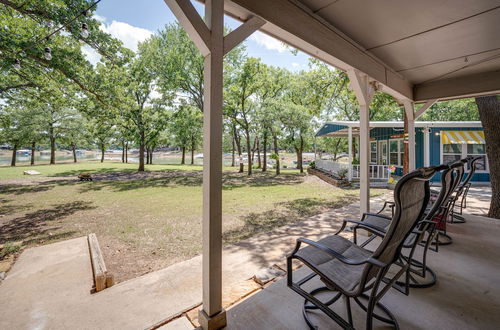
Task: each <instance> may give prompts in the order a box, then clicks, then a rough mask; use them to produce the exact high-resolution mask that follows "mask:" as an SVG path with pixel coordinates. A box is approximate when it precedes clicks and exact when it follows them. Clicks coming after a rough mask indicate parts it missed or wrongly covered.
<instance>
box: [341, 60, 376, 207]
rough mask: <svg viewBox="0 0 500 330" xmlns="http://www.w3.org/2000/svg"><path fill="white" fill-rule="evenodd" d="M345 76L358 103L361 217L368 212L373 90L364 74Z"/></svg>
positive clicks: (351, 72)
mask: <svg viewBox="0 0 500 330" xmlns="http://www.w3.org/2000/svg"><path fill="white" fill-rule="evenodd" d="M347 74H348V75H349V81H350V86H351V89H352V90H353V91H354V93H355V94H356V98H357V100H358V103H359V116H360V121H359V161H360V174H359V194H360V212H361V215H362V214H363V213H366V212H369V211H370V165H369V164H370V103H371V101H372V98H373V94H374V93H375V90H374V84H371V83H370V81H369V78H368V76H367V75H366V74H363V73H361V72H360V71H358V70H348V71H347Z"/></svg>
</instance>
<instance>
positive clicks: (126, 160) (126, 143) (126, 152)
mask: <svg viewBox="0 0 500 330" xmlns="http://www.w3.org/2000/svg"><path fill="white" fill-rule="evenodd" d="M125 163H128V142H125Z"/></svg>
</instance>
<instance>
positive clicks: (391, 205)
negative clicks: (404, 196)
mask: <svg viewBox="0 0 500 330" xmlns="http://www.w3.org/2000/svg"><path fill="white" fill-rule="evenodd" d="M395 205H396V203H394V202H388V201H385V202H384V205H383V206H382V208H381V209H380V211H378V212H377V214H380V213H382V211H384V210H385V208H386V207H387V206H389V207H390V208H393V207H394V206H395Z"/></svg>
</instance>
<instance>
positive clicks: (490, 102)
mask: <svg viewBox="0 0 500 330" xmlns="http://www.w3.org/2000/svg"><path fill="white" fill-rule="evenodd" d="M476 104H477V108H478V110H479V117H480V118H481V123H482V125H483V129H484V137H485V140H486V155H487V156H488V163H489V170H490V183H491V204H490V210H489V212H488V217H490V218H495V219H500V157H499V156H498V155H499V154H500V138H498V135H497V134H498V127H500V101H499V100H498V96H496V95H495V96H484V97H477V98H476Z"/></svg>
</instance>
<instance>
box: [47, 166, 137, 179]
mask: <svg viewBox="0 0 500 330" xmlns="http://www.w3.org/2000/svg"><path fill="white" fill-rule="evenodd" d="M118 171H119V172H128V173H130V172H136V171H137V170H135V169H127V168H118V167H106V168H97V169H79V170H71V171H64V172H58V173H54V174H51V175H49V177H61V176H77V175H78V174H80V173H91V174H100V173H110V172H118Z"/></svg>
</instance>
